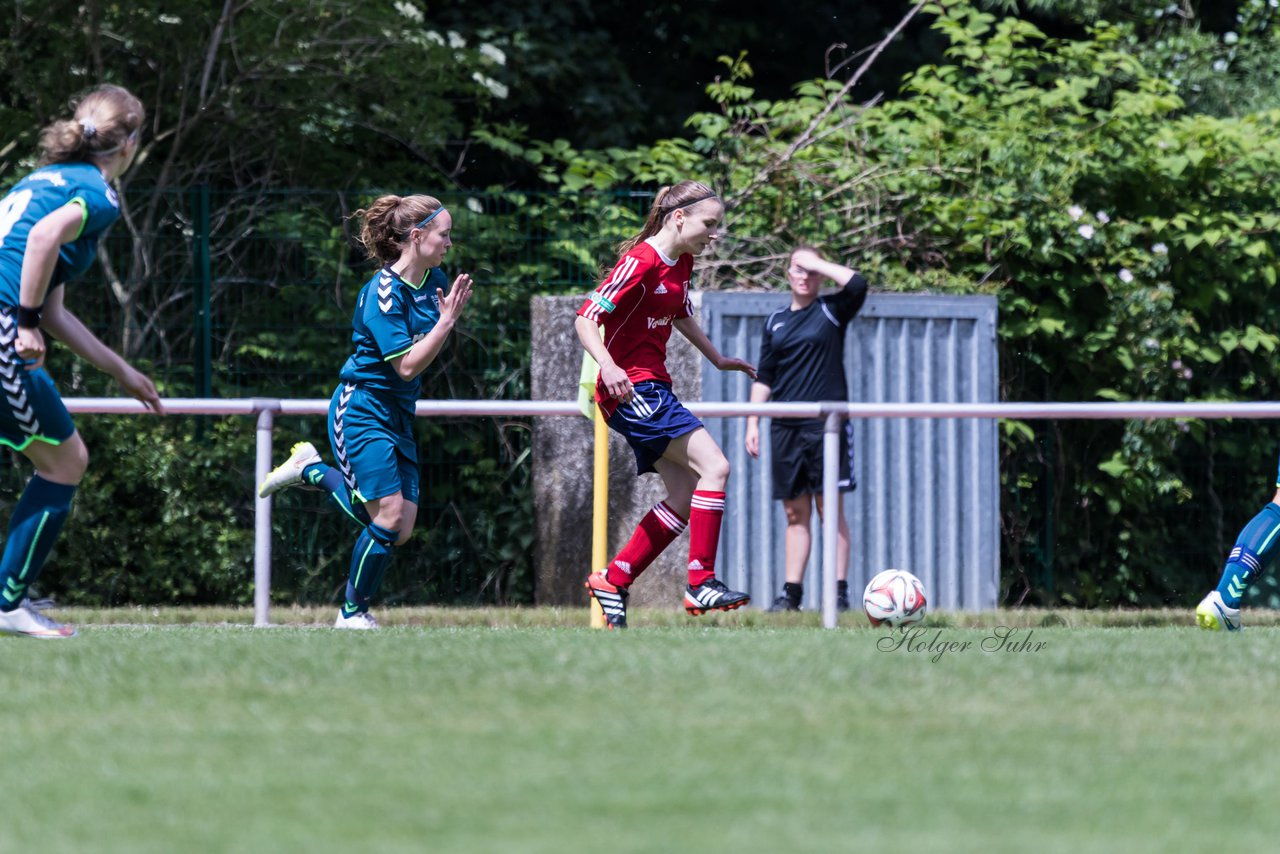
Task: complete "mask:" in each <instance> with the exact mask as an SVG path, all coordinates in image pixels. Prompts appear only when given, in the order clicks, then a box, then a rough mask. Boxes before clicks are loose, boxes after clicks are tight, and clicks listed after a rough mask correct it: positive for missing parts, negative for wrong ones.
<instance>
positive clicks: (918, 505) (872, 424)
mask: <svg viewBox="0 0 1280 854" xmlns="http://www.w3.org/2000/svg"><path fill="white" fill-rule="evenodd" d="M787 299H788V297H787V296H785V295H782V294H743V293H724V292H716V293H704V294H702V304H701V312H700V315H699V317H700V322H701V323H702V325H703V328H704V329H705V330H706V331H707V334H708V335H709V336H710V338H711V340H712V341H714V342H715V343H716V346H717V347H719V348H720V350H721V352H723V353H725V354H727V355H733V356H739V357H743V358H747V359H750V360H752V361H755V360H757V359H758V358H759V355H760V331H761V328H762V325H763V322H764V318H765V317H766V316H767V315H768V314H769V313H770V312H772V311H774V310H776V309H777V308H779V307H780V306H782V305H785V304H786V300H787ZM848 334H849V337H848V339H847V341H846V344H845V371H846V373H847V376H848V379H849V400H851V401H854V402H860V403H861V402H865V403H874V402H921V403H925V402H932V403H948V402H955V403H986V402H992V401H995V400H996V399H997V363H996V342H995V336H996V301H995V299H994V298H992V297H980V296H966V297H948V296H913V295H905V294H873V295H872V296H870V297H869V298H868V299H867V303H866V305H865V306H864V307H863V310H862V312H861V313H860V314H859V315H858V317H857V318H856V319H855V320H854V321H853V323H851V324H850V326H849V333H848ZM750 385H751V383H750V380H749V379H748V378H747V377H746V375H744V374H741V373H737V372H734V373H721V372H719V371H717V370H715V369H714V368H712V367H711V366H710V364H709V363H704V366H703V370H702V388H703V393H702V397H703V399H704V400H708V401H725V400H733V401H743V400H747V399H748V396H749V393H750ZM768 423H769V422H768V419H764V420H763V421H762V424H761V428H762V429H761V433H762V439H767V437H768ZM706 424H707V428H708V430H710V432H711V434H712V435H713V436H715V438H716V441H718V442H719V443H720V446H721V447H722V448H723V449H724V451H725V454H726V455H727V456H728V457H729V461H730V463H731V464H732V466H733V474H732V476H731V477H730V479H729V493H728V510H729V513H728V514H726V517H725V523H724V529H723V531H722V535H721V545H720V548H721V551H720V558H719V560H718V561H717V563H718V568H719V569H720V571H721V575H722V577H723V578H724V579H725V581H726V583H728V584H730V585H731V586H734V587H736V588H737V589H740V590H747V591H749V592H750V593H751V597H752V601H753V602H754V603H756V604H757V605H758V606H761V607H764V606H767V605H768V604H769V603H771V602H772V601H773V599H774V598H775V597H776V596H777V595H778V594H779V593H780V592H781V590H782V582H783V580H784V579H783V532H784V529H785V527H786V522H785V519H784V516H783V511H782V504H781V503H780V502H777V501H774V500H772V498H771V497H770V496H771V492H772V482H771V478H770V475H769V471H770V458H769V443H768V441H762V442H761V446H762V447H761V457H760V459H759V460H753V459H751V458H750V457H749V456H748V455H747V453H746V450H745V448H744V447H743V440H744V438H745V434H746V419H743V418H709V419H706ZM853 424H854V432H853V435H854V460H855V462H854V476H855V477H856V478H857V480H858V489H857V490H855V491H854V492H853V493H852V494H850V495H846V496H845V506H844V509H845V513H846V515H847V517H848V519H849V528H850V536H851V537H852V540H853V543H852V556H851V559H850V567H849V588H850V592H851V594H852V595H853V597H854V598H855V599H857V598H860V596H861V592H862V588H863V586H864V585H865V584H866V582H867V580H868V579H869V578H870V577H871V576H872V575H874V574H875V573H876V572H879V571H880V570H882V569H886V568H888V567H898V568H901V569H908V570H910V571H912V572H914V573H915V574H916V575H918V576H920V579H921V580H922V581H923V582H924V584H925V588H926V590H927V591H928V592H929V599H930V603H931V606H932V607H934V608H938V609H943V610H954V609H964V610H979V609H989V608H993V607H995V605H996V600H997V597H998V594H999V585H1000V529H999V524H1000V486H999V471H998V466H999V461H998V452H999V449H998V446H997V434H996V423H995V421H994V420H992V419H961V418H955V419H927V418H913V419H907V418H872V419H854V422H853ZM812 533H813V544H812V548H811V549H810V556H809V568H808V570H807V571H806V575H805V600H804V603H803V604H804V607H805V608H806V609H817V608H818V602H819V594H820V591H821V583H820V582H821V578H822V576H821V558H822V531H821V526H820V524H819V521H818V515H817V514H816V513H815V514H814V516H813V526H812Z"/></svg>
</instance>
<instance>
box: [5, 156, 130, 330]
mask: <svg viewBox="0 0 1280 854" xmlns="http://www.w3.org/2000/svg"><path fill="white" fill-rule="evenodd" d="M71 203H74V204H77V205H79V206H80V209H81V216H82V217H83V219H82V220H81V225H80V233H79V234H78V235H77V236H76V239H75V240H72V241H71V242H70V243H64V244H63V245H62V248H61V249H60V250H59V252H58V263H57V265H56V266H55V267H54V271H53V279H52V281H50V283H49V287H50V288H55V287H57V286H58V285H61V284H62V283H64V282H67V281H70V280H72V279H75V278H77V277H79V276H81V275H83V274H84V272H85V271H86V270H88V269H89V265H90V264H91V263H93V256H94V255H95V254H96V252H97V249H98V240H99V239H101V237H102V235H103V234H104V233H106V231H107V229H108V228H110V227H111V224H112V223H113V222H115V221H116V218H117V217H119V216H120V200H119V199H118V198H116V192H115V190H114V189H112V187H111V185H110V184H108V183H107V179H106V178H104V177H103V176H102V173H101V172H99V171H98V167H96V166H94V165H93V164H91V163H58V164H55V165H53V166H45V167H43V168H40V169H37V170H36V171H34V172H32V173H31V174H30V175H28V176H27V177H25V178H23V179H22V180H21V181H19V182H18V183H17V184H16V185H15V186H14V188H13V189H12V190H10V191H9V193H8V195H6V196H5V197H4V198H3V199H0V305H11V306H15V305H17V304H18V290H19V286H20V284H21V281H22V256H23V254H24V253H25V252H26V251H27V238H28V236H30V234H31V228H32V226H34V225H35V224H36V223H37V222H39V221H40V220H42V219H44V218H45V217H46V216H48V215H49V214H51V213H53V212H54V211H56V210H58V209H59V208H61V207H63V206H64V205H67V204H71Z"/></svg>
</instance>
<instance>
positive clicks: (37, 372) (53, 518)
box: [0, 86, 163, 638]
mask: <svg viewBox="0 0 1280 854" xmlns="http://www.w3.org/2000/svg"><path fill="white" fill-rule="evenodd" d="M145 117H146V111H145V109H144V108H143V106H142V102H141V101H139V100H138V99H137V98H136V97H134V96H133V95H132V94H131V93H130V92H129V91H128V90H127V89H123V88H121V87H119V86H99V87H97V88H95V89H92V90H90V91H89V92H88V93H87V94H85V95H84V97H82V98H81V99H80V100H79V102H78V103H77V104H76V106H75V112H74V114H73V115H72V117H71V118H70V119H63V120H59V121H55V122H53V123H52V124H51V125H49V126H48V127H46V128H44V130H43V131H41V133H40V148H41V152H42V156H41V159H40V165H39V168H37V169H36V170H35V171H34V172H32V173H31V174H29V175H27V176H26V177H25V178H23V179H22V180H21V181H19V182H18V183H17V184H16V185H15V186H14V187H13V189H11V190H10V191H9V192H8V194H7V195H5V196H4V198H3V199H0V386H3V389H4V391H3V394H0V443H3V444H5V445H7V446H8V447H10V448H12V449H13V450H15V451H17V452H19V453H21V454H22V455H23V456H25V457H26V458H27V459H28V460H30V461H31V463H32V465H33V466H34V467H35V474H34V475H32V477H31V480H30V481H28V482H27V485H26V488H25V489H23V491H22V497H21V498H20V499H18V503H17V505H16V506H15V507H14V509H13V515H11V516H10V517H9V533H8V536H7V537H6V538H5V543H4V555H3V557H2V558H0V632H4V633H7V634H15V635H25V636H27V637H37V638H67V637H72V636H73V635H75V629H73V628H72V627H70V626H65V625H60V624H59V623H56V622H54V621H53V620H51V619H50V618H49V617H48V616H46V615H45V614H43V613H42V612H40V611H38V610H36V609H35V608H33V607H32V606H31V604H30V600H29V599H28V598H27V591H28V590H29V589H30V587H31V585H32V583H33V582H35V580H36V578H37V577H38V576H39V575H40V570H41V568H42V567H43V566H44V562H45V559H46V558H47V557H48V555H49V551H50V549H52V548H53V544H54V542H55V541H56V540H57V538H58V534H59V532H60V531H61V530H62V525H63V523H64V522H65V521H66V519H67V515H68V514H69V513H70V511H71V499H72V496H74V495H75V492H76V487H77V485H79V483H80V480H81V478H83V477H84V473H85V470H86V468H87V467H88V465H89V452H88V450H87V449H86V448H85V445H84V441H83V440H82V439H81V438H80V433H79V432H78V431H77V430H76V427H75V424H74V423H73V422H72V420H71V416H70V414H69V413H68V412H67V408H66V406H65V405H64V404H63V402H62V398H61V396H59V394H58V390H57V388H56V387H55V386H54V383H53V380H52V379H51V378H50V376H49V374H48V372H47V371H45V369H44V367H43V365H44V357H45V340H44V336H43V333H45V332H47V333H49V334H50V335H52V336H53V337H55V338H57V339H58V340H60V341H61V342H62V343H63V344H65V345H66V346H67V347H68V348H69V349H70V350H71V351H72V352H73V353H75V354H76V355H77V356H79V357H80V358H82V359H84V360H85V361H87V362H89V363H90V364H91V365H93V366H94V367H96V368H98V369H99V370H101V371H103V372H104V373H106V374H109V375H110V376H112V377H114V378H115V380H116V381H117V382H119V383H120V386H121V387H122V388H123V389H124V390H125V391H126V392H127V393H128V394H129V395H130V396H132V397H134V398H137V399H138V400H140V401H142V403H143V404H144V405H145V406H147V408H149V409H151V410H152V411H154V412H163V406H162V405H161V403H160V396H159V394H158V393H157V392H156V387H155V385H154V384H153V383H152V382H151V380H150V379H149V378H148V377H147V376H146V375H145V374H142V373H141V372H139V371H138V370H136V369H135V368H134V367H133V366H131V365H130V364H129V363H128V362H127V361H125V360H124V359H123V358H121V357H120V355H119V354H117V353H116V352H115V351H113V350H112V349H111V348H110V347H108V346H107V345H106V344H104V343H102V341H100V340H99V339H98V337H97V336H95V335H94V334H93V333H92V332H90V331H89V330H88V329H87V328H86V327H85V325H84V323H82V322H81V321H80V319H79V318H78V317H76V316H75V315H74V314H72V313H71V310H70V309H68V308H67V306H66V291H67V288H68V286H69V283H70V282H72V281H73V280H75V279H77V278H79V277H80V276H82V275H84V273H85V271H86V270H88V269H89V265H90V264H92V263H93V259H94V256H95V255H96V254H97V250H98V241H99V240H101V239H102V236H103V234H105V233H106V231H107V229H108V228H110V226H111V224H112V223H114V222H115V221H116V219H117V218H118V217H119V216H120V200H119V198H118V197H117V196H116V191H115V189H114V188H113V187H112V186H111V182H112V181H114V180H115V179H116V178H118V177H119V176H120V175H122V174H123V173H124V171H125V170H126V169H128V168H129V166H130V164H132V163H133V158H134V155H136V154H137V153H138V136H139V133H140V132H141V129H142V122H143V120H144V119H145Z"/></svg>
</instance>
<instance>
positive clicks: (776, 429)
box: [769, 418, 858, 501]
mask: <svg viewBox="0 0 1280 854" xmlns="http://www.w3.org/2000/svg"><path fill="white" fill-rule="evenodd" d="M822 436H823V431H822V425H821V424H818V425H816V426H814V425H811V424H798V423H796V422H793V421H789V420H788V419H785V418H775V419H773V421H772V423H771V424H770V426H769V442H770V445H771V448H772V453H773V497H774V498H775V499H777V500H779V501H788V500H790V499H792V498H799V497H800V496H801V495H806V494H813V495H819V496H820V495H822ZM836 485H837V486H838V487H839V488H840V491H841V492H852V491H853V490H854V489H856V488H857V486H858V482H857V481H856V480H854V478H853V423H852V422H850V421H845V422H844V429H842V430H841V431H840V479H839V480H838V481H837V482H836Z"/></svg>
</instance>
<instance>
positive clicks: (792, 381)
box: [746, 246, 867, 611]
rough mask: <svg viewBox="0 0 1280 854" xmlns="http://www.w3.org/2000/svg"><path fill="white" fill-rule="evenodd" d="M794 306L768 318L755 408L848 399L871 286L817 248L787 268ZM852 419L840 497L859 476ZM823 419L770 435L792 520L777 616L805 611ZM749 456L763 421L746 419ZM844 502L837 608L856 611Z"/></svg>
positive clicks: (780, 422)
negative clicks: (831, 289) (852, 333)
mask: <svg viewBox="0 0 1280 854" xmlns="http://www.w3.org/2000/svg"><path fill="white" fill-rule="evenodd" d="M827 279H830V280H831V281H833V282H836V283H838V284H839V285H840V290H838V291H836V292H835V293H831V294H826V295H823V296H819V295H818V289H819V288H820V287H821V286H822V284H823V282H824V281H825V280H827ZM787 281H788V283H789V284H790V285H791V304H790V305H787V306H784V307H782V308H780V309H778V310H777V311H775V312H774V313H773V314H771V315H769V317H768V318H766V320H765V323H764V333H763V336H762V338H761V342H760V366H759V369H758V370H759V374H758V376H757V379H756V381H755V382H754V383H752V385H751V402H752V403H764V402H765V401H767V400H770V399H772V400H776V401H784V402H794V401H822V400H847V399H848V384H847V382H846V381H845V375H844V337H845V329H846V328H847V327H848V325H849V321H851V320H853V318H854V316H855V315H857V313H858V310H859V309H861V308H862V304H863V303H864V302H866V299H867V280H866V279H864V278H863V277H862V276H860V275H858V274H857V273H856V272H854V271H853V270H852V269H850V268H849V267H845V266H844V265H842V264H836V263H834V262H832V261H826V260H824V259H823V258H822V256H821V255H819V254H818V252H817V250H815V249H813V248H812V247H808V246H802V247H800V248H798V249H795V250H794V251H793V252H792V253H791V258H790V260H789V262H788V265H787ZM852 429H853V425H852V424H851V423H850V422H848V421H845V424H844V432H843V433H842V434H841V437H840V481H839V487H840V491H841V492H842V493H843V492H849V491H851V490H852V489H853V488H854V487H855V486H856V483H855V481H854V478H853V472H852V465H851V459H852V445H851V441H850V439H851V433H852ZM822 433H823V423H822V419H821V418H805V419H798V418H775V419H773V422H772V426H771V428H770V431H769V441H770V442H771V443H772V448H773V497H774V498H776V499H779V500H781V501H782V506H783V508H785V510H786V514H787V533H786V583H785V584H783V586H782V595H781V596H779V597H778V598H777V599H776V600H775V601H774V603H773V605H772V606H771V607H770V609H769V610H771V611H799V610H800V599H801V596H803V594H804V569H805V564H807V563H808V562H809V547H810V543H811V537H810V534H809V520H810V518H811V514H812V512H813V505H814V504H817V506H818V514H819V516H821V514H822V512H823V508H822ZM746 444H747V453H749V454H750V455H751V456H753V457H759V456H760V419H759V418H758V417H756V416H754V415H752V416H749V417H748V418H747V440H746ZM843 505H844V501H843V499H842V500H841V502H840V506H839V507H837V508H836V513H837V518H838V519H839V520H840V525H839V533H838V535H837V538H836V566H837V569H836V579H837V584H836V586H837V598H836V608H837V609H838V610H841V611H847V610H848V609H849V580H848V579H849V523H848V522H847V521H846V520H845V518H844V506H843Z"/></svg>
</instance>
